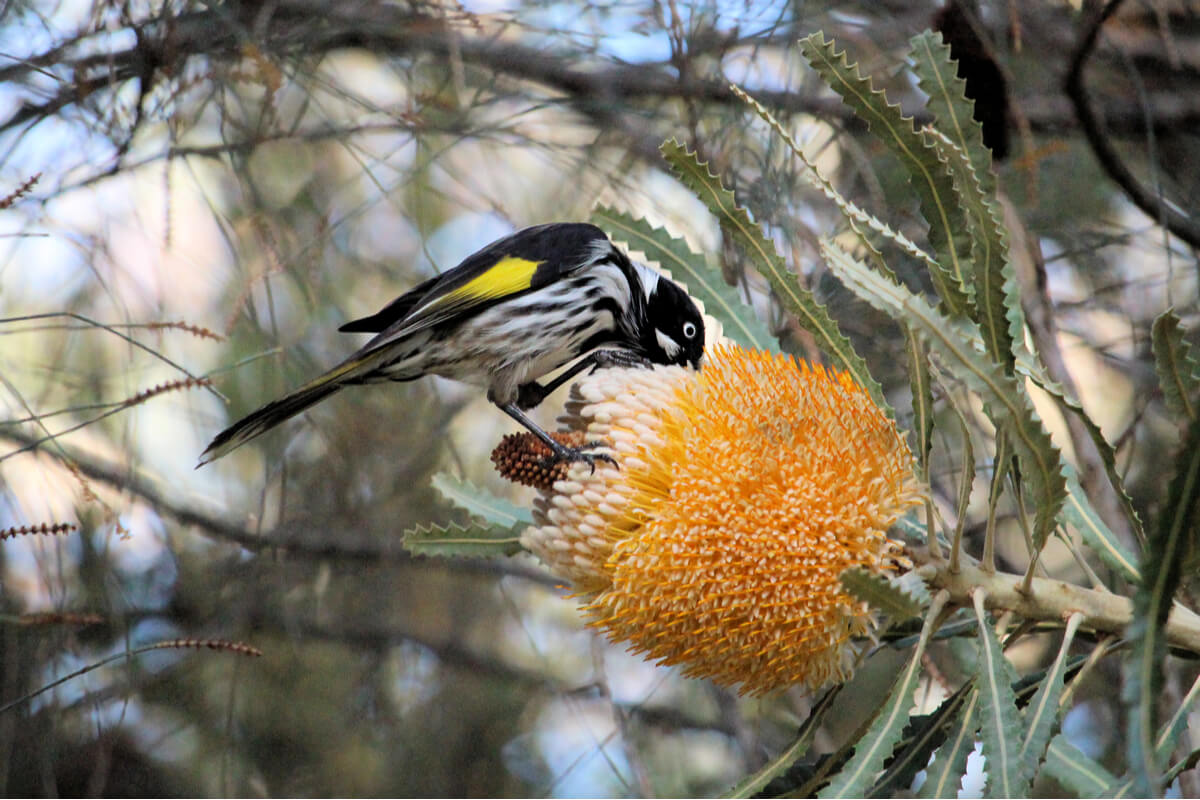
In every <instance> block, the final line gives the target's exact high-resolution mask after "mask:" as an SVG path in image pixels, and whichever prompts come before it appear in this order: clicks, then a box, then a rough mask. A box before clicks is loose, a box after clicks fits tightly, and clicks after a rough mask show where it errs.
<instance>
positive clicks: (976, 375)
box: [821, 239, 1067, 541]
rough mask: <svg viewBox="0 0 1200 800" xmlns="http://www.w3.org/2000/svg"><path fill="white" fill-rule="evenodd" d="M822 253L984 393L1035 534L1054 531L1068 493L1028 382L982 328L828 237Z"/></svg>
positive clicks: (849, 283) (857, 291) (846, 279)
mask: <svg viewBox="0 0 1200 800" xmlns="http://www.w3.org/2000/svg"><path fill="white" fill-rule="evenodd" d="M821 254H822V257H823V258H824V259H825V262H826V264H828V265H829V268H830V270H832V271H833V273H834V274H835V275H837V276H838V278H839V279H841V281H842V282H843V283H844V284H846V286H847V287H849V288H850V289H851V291H853V292H854V293H855V294H857V295H858V296H859V297H861V298H863V299H864V300H866V301H867V302H868V303H870V304H871V305H872V306H873V307H875V308H876V309H878V310H880V311H882V312H883V313H885V314H887V315H889V316H891V317H892V318H893V319H896V320H898V321H900V322H901V323H902V324H905V325H909V326H911V327H912V328H913V329H914V330H916V331H917V332H918V333H919V334H920V335H921V336H922V338H924V339H925V341H926V342H928V343H929V344H930V346H931V348H932V350H933V352H935V353H936V354H937V355H938V357H939V359H940V360H941V361H942V363H944V364H945V365H946V366H947V367H948V368H949V369H950V371H951V372H952V373H953V374H954V375H955V376H956V377H957V378H959V379H960V380H963V381H965V382H966V383H967V385H968V386H969V387H970V388H971V389H972V390H974V391H975V392H977V393H979V395H980V396H981V397H982V399H983V401H984V404H985V406H986V407H987V408H988V410H989V413H990V414H991V415H992V419H993V422H995V424H996V427H997V428H1005V429H1007V430H1008V431H1009V434H1010V437H1011V440H1012V444H1013V446H1014V447H1015V448H1016V451H1017V455H1018V456H1019V457H1020V459H1021V467H1022V472H1023V474H1024V477H1025V478H1026V479H1027V480H1028V481H1029V484H1030V486H1031V488H1032V491H1033V496H1034V500H1035V501H1036V504H1037V518H1036V520H1035V536H1037V537H1039V538H1040V539H1041V540H1043V541H1044V540H1045V538H1046V537H1047V536H1048V535H1049V532H1050V531H1051V530H1053V528H1054V525H1055V519H1056V518H1057V516H1058V512H1059V510H1060V509H1061V508H1062V506H1063V502H1064V500H1065V499H1066V494H1067V491H1066V479H1065V478H1064V477H1063V473H1062V459H1061V457H1060V455H1059V452H1058V448H1057V447H1055V445H1054V442H1053V441H1051V439H1050V435H1049V434H1048V433H1047V432H1046V430H1045V428H1044V427H1043V426H1042V423H1041V420H1039V419H1038V418H1037V416H1036V415H1035V413H1034V411H1033V406H1032V404H1031V402H1030V400H1029V397H1028V395H1026V394H1025V391H1024V387H1023V386H1022V385H1021V384H1019V383H1018V382H1017V380H1016V379H1015V378H1014V377H1013V376H1012V375H1008V374H1006V373H1005V372H1004V370H1003V369H1002V368H1001V367H1000V366H999V365H997V364H996V363H995V362H994V361H992V360H991V359H990V358H988V357H987V356H985V355H983V354H982V353H980V352H979V351H978V350H977V349H976V348H975V347H974V346H973V345H972V342H973V341H977V340H978V337H979V334H978V331H977V330H976V329H975V326H974V325H973V324H971V323H970V322H968V321H967V320H951V319H948V318H947V317H946V316H944V315H943V314H942V313H941V312H939V311H937V310H935V309H933V308H932V307H930V305H929V304H928V303H927V302H925V300H924V299H923V298H921V297H918V296H917V295H914V294H912V293H911V292H909V291H908V290H907V289H905V288H904V287H903V286H900V285H898V284H896V283H893V282H891V281H889V280H887V279H886V278H883V277H882V276H880V275H879V274H878V273H875V272H874V271H872V270H870V269H868V268H867V267H866V266H865V265H863V264H862V263H861V262H859V261H858V260H857V259H854V258H852V257H851V256H850V255H848V254H847V253H846V252H845V251H843V250H842V249H841V248H840V247H838V246H837V245H836V244H834V243H833V242H831V241H830V240H828V239H823V240H822V241H821Z"/></svg>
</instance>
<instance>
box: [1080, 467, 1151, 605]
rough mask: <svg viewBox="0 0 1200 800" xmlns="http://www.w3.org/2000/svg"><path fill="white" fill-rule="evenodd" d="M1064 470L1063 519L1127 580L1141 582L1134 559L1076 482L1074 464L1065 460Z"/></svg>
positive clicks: (1105, 561) (1101, 558)
mask: <svg viewBox="0 0 1200 800" xmlns="http://www.w3.org/2000/svg"><path fill="white" fill-rule="evenodd" d="M1063 474H1064V475H1065V477H1066V479H1067V500H1066V502H1065V503H1064V504H1063V511H1062V520H1063V522H1066V523H1067V524H1069V525H1070V526H1071V527H1072V528H1074V529H1075V530H1076V531H1078V532H1079V535H1080V536H1081V537H1082V538H1083V541H1084V543H1086V544H1087V546H1088V547H1090V548H1091V549H1092V550H1093V551H1094V552H1095V553H1096V555H1098V556H1100V560H1101V561H1103V562H1104V563H1105V564H1107V565H1108V566H1110V567H1112V568H1113V569H1115V570H1116V571H1117V572H1119V573H1121V575H1122V576H1123V577H1124V578H1125V580H1127V581H1129V582H1130V583H1134V584H1136V583H1140V582H1141V580H1142V574H1141V572H1140V571H1139V570H1138V568H1137V559H1136V558H1135V557H1134V555H1133V554H1132V553H1130V552H1129V551H1128V550H1127V549H1125V546H1124V545H1123V544H1121V542H1120V540H1118V539H1117V537H1116V535H1115V534H1114V533H1113V532H1112V531H1111V530H1110V529H1109V527H1108V526H1107V525H1105V524H1104V520H1102V519H1100V515H1099V514H1097V513H1096V509H1095V508H1094V507H1093V506H1092V503H1091V501H1090V500H1088V497H1087V495H1086V494H1085V493H1084V491H1083V487H1082V486H1080V485H1079V476H1078V475H1076V474H1075V468H1074V467H1073V466H1071V465H1070V464H1068V463H1064V464H1063Z"/></svg>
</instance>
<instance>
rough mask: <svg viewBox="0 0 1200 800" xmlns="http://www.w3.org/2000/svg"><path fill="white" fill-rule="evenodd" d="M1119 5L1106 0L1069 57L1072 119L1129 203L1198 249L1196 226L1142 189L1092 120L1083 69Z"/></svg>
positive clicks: (1199, 240)
mask: <svg viewBox="0 0 1200 800" xmlns="http://www.w3.org/2000/svg"><path fill="white" fill-rule="evenodd" d="M1121 2H1122V0H1109V2H1108V3H1107V4H1105V6H1104V8H1102V9H1101V10H1100V12H1099V13H1098V14H1096V15H1095V16H1094V17H1093V18H1092V19H1091V20H1090V21H1089V22H1088V24H1087V25H1086V26H1085V27H1084V30H1083V34H1082V35H1081V36H1080V37H1079V44H1078V45H1077V46H1076V48H1075V52H1074V54H1073V56H1072V57H1071V68H1070V70H1068V72H1067V78H1066V81H1065V82H1064V90H1065V91H1066V93H1067V96H1068V97H1069V98H1071V103H1072V105H1073V106H1074V108H1075V117H1076V119H1078V120H1079V126H1080V128H1082V130H1083V135H1084V136H1085V137H1086V138H1087V141H1088V144H1089V145H1090V146H1091V148H1092V152H1093V153H1095V154H1096V160H1097V161H1099V162H1100V166H1101V167H1103V168H1104V171H1105V172H1106V173H1108V177H1110V178H1112V179H1113V181H1115V182H1116V183H1117V185H1118V186H1120V187H1121V189H1122V190H1123V191H1124V192H1125V194H1126V195H1127V196H1128V197H1129V199H1130V200H1131V201H1132V202H1133V204H1134V205H1136V206H1137V207H1138V208H1140V209H1141V210H1142V211H1143V212H1144V213H1145V214H1146V216H1148V217H1150V218H1151V219H1152V220H1154V221H1155V222H1157V223H1159V224H1161V225H1163V226H1164V227H1165V228H1166V229H1167V230H1169V231H1170V232H1171V233H1173V234H1175V235H1176V236H1178V237H1179V238H1180V239H1182V240H1183V241H1185V242H1187V243H1188V244H1190V245H1191V246H1192V247H1200V225H1198V224H1197V223H1196V222H1195V221H1194V220H1192V219H1191V218H1190V217H1188V216H1187V215H1185V214H1181V213H1180V212H1179V211H1177V210H1175V209H1174V208H1172V207H1171V206H1170V205H1168V204H1167V203H1166V201H1165V200H1164V199H1163V198H1162V197H1161V196H1160V195H1159V194H1156V193H1155V192H1152V191H1151V190H1149V189H1147V188H1146V187H1145V186H1143V185H1142V184H1141V182H1140V181H1139V180H1138V179H1137V178H1136V177H1135V176H1134V174H1133V173H1132V172H1130V171H1129V168H1128V167H1127V166H1125V162H1124V161H1122V160H1121V157H1120V156H1119V155H1118V154H1117V151H1116V149H1115V148H1114V147H1113V146H1112V144H1111V143H1110V142H1109V140H1108V137H1107V136H1106V135H1105V133H1104V131H1102V130H1101V129H1100V121H1099V120H1098V119H1097V118H1096V113H1095V111H1093V109H1092V104H1091V100H1090V98H1089V97H1088V93H1087V89H1086V88H1085V87H1084V85H1083V67H1084V65H1085V64H1086V63H1087V60H1088V58H1089V57H1090V56H1091V54H1092V51H1093V50H1094V49H1095V47H1096V41H1097V39H1098V38H1099V36H1100V29H1101V28H1102V27H1103V25H1104V22H1105V20H1107V19H1108V18H1109V17H1111V16H1112V15H1113V13H1114V12H1115V11H1116V10H1117V8H1118V7H1120V5H1121Z"/></svg>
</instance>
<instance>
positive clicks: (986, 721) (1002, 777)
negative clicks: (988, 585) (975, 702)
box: [975, 594, 1024, 797]
mask: <svg viewBox="0 0 1200 800" xmlns="http://www.w3.org/2000/svg"><path fill="white" fill-rule="evenodd" d="M975 621H976V622H977V623H978V629H979V637H978V638H979V674H978V678H977V679H976V681H977V685H978V686H979V701H980V702H979V720H980V726H979V730H980V739H981V741H982V742H983V757H984V758H986V759H987V775H988V779H987V792H986V794H987V796H988V797H1020V796H1021V794H1020V793H1019V788H1018V787H1020V785H1021V759H1020V756H1019V754H1018V750H1019V745H1018V742H1019V741H1021V737H1022V735H1023V733H1024V727H1023V726H1022V725H1021V718H1020V716H1019V715H1018V714H1017V698H1016V695H1015V694H1014V693H1013V689H1012V685H1013V683H1014V682H1015V681H1016V675H1015V673H1014V672H1013V669H1012V665H1011V664H1009V663H1008V659H1006V658H1005V657H1004V651H1003V650H1001V649H1000V641H999V640H998V639H997V638H996V632H995V631H993V630H992V626H991V625H989V624H988V621H987V617H986V615H985V614H984V611H983V597H982V595H979V594H976V595H975Z"/></svg>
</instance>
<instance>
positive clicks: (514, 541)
mask: <svg viewBox="0 0 1200 800" xmlns="http://www.w3.org/2000/svg"><path fill="white" fill-rule="evenodd" d="M404 548H405V549H406V550H408V552H410V553H412V554H413V555H414V556H438V557H441V558H455V557H459V558H495V557H497V556H511V555H515V554H516V553H519V552H521V550H522V549H523V548H522V547H521V535H520V532H519V531H516V530H513V529H510V528H502V527H489V526H487V525H470V526H467V527H463V526H461V525H458V524H457V523H453V522H452V523H450V524H448V525H437V524H429V525H418V526H417V527H415V528H412V529H410V530H407V531H405V532H404Z"/></svg>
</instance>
